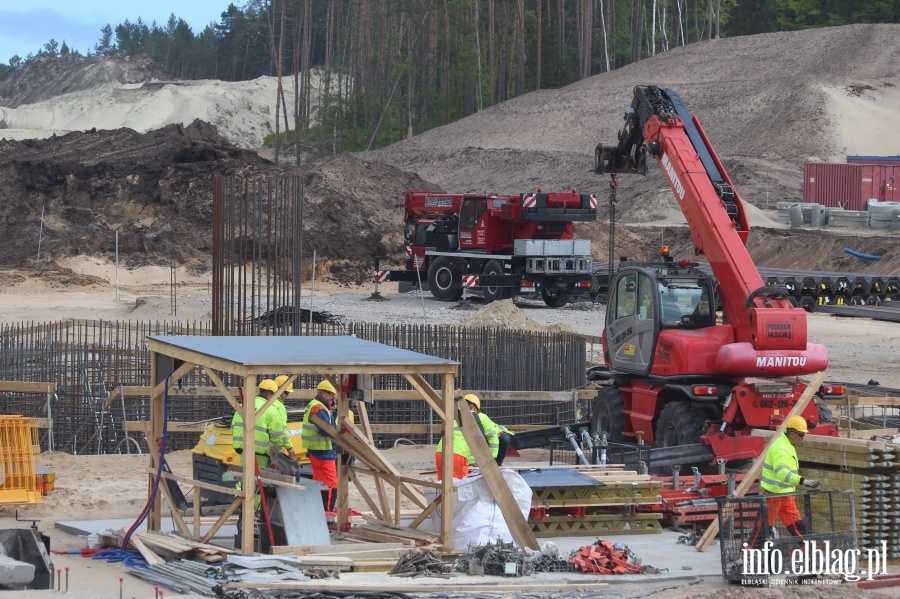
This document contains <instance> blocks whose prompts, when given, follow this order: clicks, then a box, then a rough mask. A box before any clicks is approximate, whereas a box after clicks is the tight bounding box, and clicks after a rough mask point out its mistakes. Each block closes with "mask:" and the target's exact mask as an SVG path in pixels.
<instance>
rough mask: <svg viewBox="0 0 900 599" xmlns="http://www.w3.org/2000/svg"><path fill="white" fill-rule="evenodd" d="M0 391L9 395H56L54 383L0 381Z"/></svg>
mask: <svg viewBox="0 0 900 599" xmlns="http://www.w3.org/2000/svg"><path fill="white" fill-rule="evenodd" d="M0 391H9V392H10V393H44V394H47V393H56V383H28V382H25V381H0Z"/></svg>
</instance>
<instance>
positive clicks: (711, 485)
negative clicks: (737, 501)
mask: <svg viewBox="0 0 900 599" xmlns="http://www.w3.org/2000/svg"><path fill="white" fill-rule="evenodd" d="M733 476H734V479H735V484H738V483H740V482H741V481H742V480H743V478H744V475H743V474H734V475H733ZM653 480H654V481H656V482H658V483H660V484H661V485H662V488H661V489H660V491H659V496H660V503H659V504H658V505H639V506H638V507H637V511H638V512H651V513H659V514H661V517H662V521H663V524H665V525H666V526H703V527H705V526H708V525H709V523H710V522H712V521H713V520H715V519H716V518H718V513H719V512H718V506H717V504H716V498H717V497H725V496H726V495H728V475H727V474H704V475H701V476H699V477H698V478H697V479H695V478H694V477H693V476H690V477H688V476H683V477H680V478H679V479H678V481H677V487H676V486H675V485H676V481H675V480H674V478H673V477H671V476H654V477H653ZM758 493H759V485H758V484H754V485H753V486H752V487H751V488H750V490H749V491H748V492H747V493H746V494H747V495H756V494H758ZM748 517H749V516H748Z"/></svg>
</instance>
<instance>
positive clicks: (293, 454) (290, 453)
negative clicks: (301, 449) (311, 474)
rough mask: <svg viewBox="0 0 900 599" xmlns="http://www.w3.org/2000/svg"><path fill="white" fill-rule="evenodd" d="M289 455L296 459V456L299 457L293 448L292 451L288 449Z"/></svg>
mask: <svg viewBox="0 0 900 599" xmlns="http://www.w3.org/2000/svg"><path fill="white" fill-rule="evenodd" d="M288 455H289V456H291V457H294V456H295V455H297V452H296V451H294V448H293V447H291V448H290V449H288Z"/></svg>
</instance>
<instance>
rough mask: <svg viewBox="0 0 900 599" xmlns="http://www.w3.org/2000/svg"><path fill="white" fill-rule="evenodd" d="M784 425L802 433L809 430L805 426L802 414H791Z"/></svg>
mask: <svg viewBox="0 0 900 599" xmlns="http://www.w3.org/2000/svg"><path fill="white" fill-rule="evenodd" d="M784 425H785V426H786V427H787V428H790V429H794V430H795V431H797V432H798V433H803V434H804V435H805V434H806V433H808V432H809V428H807V426H806V420H804V419H803V416H791V417H790V418H788V419H787V422H785V423H784Z"/></svg>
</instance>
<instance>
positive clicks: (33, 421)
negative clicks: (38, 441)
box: [28, 417, 53, 428]
mask: <svg viewBox="0 0 900 599" xmlns="http://www.w3.org/2000/svg"><path fill="white" fill-rule="evenodd" d="M28 420H29V424H30V425H31V428H53V419H52V418H30V417H29V418H28Z"/></svg>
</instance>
